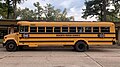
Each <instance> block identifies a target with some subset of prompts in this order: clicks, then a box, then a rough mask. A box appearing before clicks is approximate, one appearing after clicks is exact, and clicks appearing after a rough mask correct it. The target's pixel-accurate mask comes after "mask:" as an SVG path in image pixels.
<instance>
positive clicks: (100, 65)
mask: <svg viewBox="0 0 120 67" xmlns="http://www.w3.org/2000/svg"><path fill="white" fill-rule="evenodd" d="M118 47H120V46H118ZM0 67H120V48H116V47H91V48H90V50H89V51H86V52H75V51H74V50H73V49H72V48H55V47H50V48H49V47H47V48H45V47H44V48H29V49H24V50H23V51H16V52H7V51H6V50H5V48H2V47H1V48H0Z"/></svg>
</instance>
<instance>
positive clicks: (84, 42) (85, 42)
mask: <svg viewBox="0 0 120 67" xmlns="http://www.w3.org/2000/svg"><path fill="white" fill-rule="evenodd" d="M77 42H84V43H85V44H86V45H87V46H88V44H87V42H86V41H84V40H78V41H77ZM77 42H76V43H75V44H77Z"/></svg>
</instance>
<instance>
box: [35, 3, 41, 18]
mask: <svg viewBox="0 0 120 67" xmlns="http://www.w3.org/2000/svg"><path fill="white" fill-rule="evenodd" d="M33 5H34V6H35V7H36V9H35V10H34V12H35V15H36V19H37V20H42V14H43V8H42V6H40V3H39V2H36V3H34V4H33Z"/></svg>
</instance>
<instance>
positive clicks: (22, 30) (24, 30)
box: [20, 26, 28, 32]
mask: <svg viewBox="0 0 120 67" xmlns="http://www.w3.org/2000/svg"><path fill="white" fill-rule="evenodd" d="M20 32H28V26H20Z"/></svg>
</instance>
